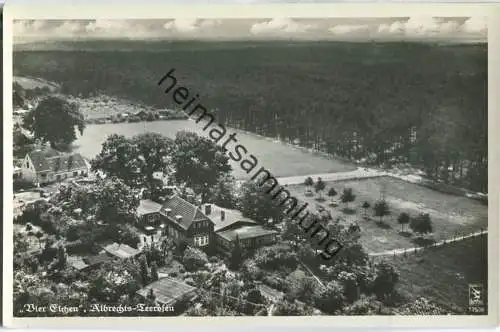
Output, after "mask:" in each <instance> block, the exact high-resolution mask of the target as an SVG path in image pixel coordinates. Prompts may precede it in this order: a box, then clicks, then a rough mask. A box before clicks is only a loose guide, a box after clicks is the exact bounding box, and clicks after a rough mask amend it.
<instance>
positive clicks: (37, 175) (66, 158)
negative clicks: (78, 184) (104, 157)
mask: <svg viewBox="0 0 500 332" xmlns="http://www.w3.org/2000/svg"><path fill="white" fill-rule="evenodd" d="M88 173H89V165H88V164H87V162H85V159H83V157H82V156H81V155H80V154H79V153H62V152H59V151H56V150H54V149H50V148H48V149H36V150H34V151H31V152H29V153H27V154H26V156H25V157H24V160H23V162H22V165H21V175H22V178H23V179H25V180H28V181H31V182H33V183H38V184H44V183H50V182H57V181H62V180H64V179H68V178H74V177H77V176H87V175H88Z"/></svg>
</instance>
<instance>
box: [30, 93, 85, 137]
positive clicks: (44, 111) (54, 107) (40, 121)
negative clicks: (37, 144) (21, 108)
mask: <svg viewBox="0 0 500 332" xmlns="http://www.w3.org/2000/svg"><path fill="white" fill-rule="evenodd" d="M23 125H24V127H25V128H26V129H28V130H30V131H32V132H33V134H34V137H35V138H39V139H41V140H43V141H44V142H50V144H51V146H52V147H55V146H59V145H64V146H68V145H69V144H71V143H73V142H74V141H75V140H76V130H75V127H77V128H78V131H79V132H80V134H83V130H84V129H85V121H84V118H83V115H82V113H81V112H80V111H79V109H78V105H77V104H75V103H71V102H68V101H67V100H65V99H64V98H62V97H59V96H48V97H45V98H44V99H42V100H41V101H40V103H39V104H38V106H37V107H36V108H34V109H33V110H32V111H30V112H29V113H28V114H27V115H26V117H25V118H24V123H23Z"/></svg>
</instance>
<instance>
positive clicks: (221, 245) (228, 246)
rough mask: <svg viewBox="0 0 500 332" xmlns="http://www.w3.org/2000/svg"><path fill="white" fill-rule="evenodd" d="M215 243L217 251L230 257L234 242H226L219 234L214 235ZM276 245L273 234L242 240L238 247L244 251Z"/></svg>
mask: <svg viewBox="0 0 500 332" xmlns="http://www.w3.org/2000/svg"><path fill="white" fill-rule="evenodd" d="M215 243H216V245H217V251H218V252H220V253H222V254H224V255H230V254H231V251H232V250H233V248H234V246H235V242H234V241H228V240H226V239H225V238H223V237H222V236H220V235H219V234H216V240H215ZM274 243H276V235H275V234H269V235H262V236H258V237H252V238H247V239H242V240H240V246H241V248H243V249H246V250H255V249H258V248H260V247H263V246H267V245H271V244H274Z"/></svg>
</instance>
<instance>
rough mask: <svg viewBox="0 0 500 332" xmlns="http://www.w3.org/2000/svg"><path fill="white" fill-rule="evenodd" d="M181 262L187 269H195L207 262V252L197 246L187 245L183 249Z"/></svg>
mask: <svg viewBox="0 0 500 332" xmlns="http://www.w3.org/2000/svg"><path fill="white" fill-rule="evenodd" d="M182 263H183V264H184V267H185V268H186V270H188V271H195V270H198V269H200V268H202V267H204V266H205V264H206V263H208V257H207V254H205V253H204V252H203V251H201V250H200V249H198V248H193V247H188V248H187V249H186V250H185V251H184V256H183V257H182Z"/></svg>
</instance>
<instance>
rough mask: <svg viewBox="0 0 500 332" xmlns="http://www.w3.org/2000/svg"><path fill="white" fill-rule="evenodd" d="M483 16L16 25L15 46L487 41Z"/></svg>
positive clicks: (24, 22)
mask: <svg viewBox="0 0 500 332" xmlns="http://www.w3.org/2000/svg"><path fill="white" fill-rule="evenodd" d="M486 21H487V20H486V18H485V17H462V18H438V17H402V18H325V19H300V18H288V17H274V18H264V19H194V18H193V19H186V18H182V19H164V20H157V19H155V20H152V19H149V20H18V21H14V27H13V33H14V43H17V44H19V43H30V42H35V41H55V40H95V39H137V40H147V39H217V40H220V39H226V40H227V39H228V40H243V39H245V40H247V39H254V40H263V39H303V40H339V41H360V40H366V41H369V40H420V41H421V40H424V41H425V40H429V41H434V40H436V41H439V40H442V41H455V42H481V41H483V42H485V41H486V40H487V23H486Z"/></svg>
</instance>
